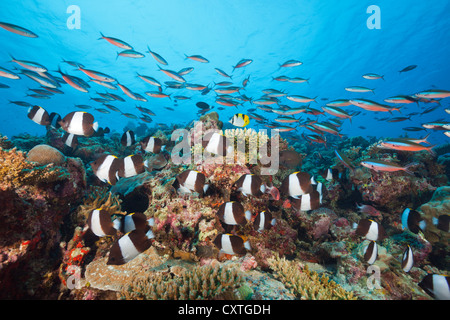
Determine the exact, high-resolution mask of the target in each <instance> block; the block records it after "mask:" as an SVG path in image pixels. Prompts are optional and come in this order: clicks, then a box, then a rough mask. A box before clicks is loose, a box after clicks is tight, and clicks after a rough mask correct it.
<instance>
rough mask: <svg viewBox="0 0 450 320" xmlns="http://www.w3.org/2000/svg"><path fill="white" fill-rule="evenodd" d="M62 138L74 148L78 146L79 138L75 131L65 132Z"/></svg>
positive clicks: (67, 144)
mask: <svg viewBox="0 0 450 320" xmlns="http://www.w3.org/2000/svg"><path fill="white" fill-rule="evenodd" d="M61 139H62V141H63V142H64V144H65V145H66V146H68V147H70V148H72V149H75V148H76V147H77V146H78V138H77V136H76V135H75V134H73V133H68V132H65V133H64V134H63V136H62V138H61Z"/></svg>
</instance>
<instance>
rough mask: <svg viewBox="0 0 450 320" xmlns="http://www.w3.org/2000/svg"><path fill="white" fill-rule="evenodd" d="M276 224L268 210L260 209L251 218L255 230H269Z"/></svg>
mask: <svg viewBox="0 0 450 320" xmlns="http://www.w3.org/2000/svg"><path fill="white" fill-rule="evenodd" d="M275 224H276V219H275V218H273V216H272V213H270V212H269V211H261V212H260V213H259V214H258V215H257V216H256V217H255V219H254V220H253V228H254V229H255V230H256V231H259V232H262V231H264V230H269V229H270V228H272V227H273V226H275Z"/></svg>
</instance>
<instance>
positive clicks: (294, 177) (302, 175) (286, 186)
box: [280, 171, 317, 199]
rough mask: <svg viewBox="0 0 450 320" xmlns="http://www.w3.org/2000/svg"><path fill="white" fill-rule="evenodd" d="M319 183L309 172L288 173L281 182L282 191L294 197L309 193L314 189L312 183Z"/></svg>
mask: <svg viewBox="0 0 450 320" xmlns="http://www.w3.org/2000/svg"><path fill="white" fill-rule="evenodd" d="M315 184H317V182H316V180H315V179H314V177H311V175H310V174H309V173H307V172H300V171H299V172H294V173H292V174H290V175H288V176H287V177H286V178H285V179H284V180H283V182H282V183H281V187H280V192H281V193H282V194H285V195H287V196H290V197H292V198H295V199H298V197H299V196H302V195H304V194H308V193H310V192H311V191H312V185H315Z"/></svg>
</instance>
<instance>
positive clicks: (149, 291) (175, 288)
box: [121, 265, 242, 300]
mask: <svg viewBox="0 0 450 320" xmlns="http://www.w3.org/2000/svg"><path fill="white" fill-rule="evenodd" d="M171 269H172V268H171ZM171 269H170V270H169V271H172V270H171ZM241 282H242V279H241V274H240V272H239V270H238V269H237V268H236V267H234V266H220V265H215V266H211V265H205V266H194V267H193V268H192V269H186V268H180V269H179V271H178V272H177V273H176V274H174V273H173V272H166V273H164V272H155V273H149V274H147V275H146V276H143V277H140V278H135V279H134V280H133V281H132V282H131V283H130V284H129V286H128V288H127V289H126V290H123V291H122V292H121V293H122V294H123V296H124V297H125V298H126V299H146V300H156V299H158V300H186V299H189V300H204V299H215V298H218V296H222V297H223V296H225V297H226V296H227V294H228V296H230V295H231V296H233V295H234V294H233V289H235V288H236V287H239V286H240V285H241Z"/></svg>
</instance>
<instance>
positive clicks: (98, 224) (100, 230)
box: [87, 208, 120, 237]
mask: <svg viewBox="0 0 450 320" xmlns="http://www.w3.org/2000/svg"><path fill="white" fill-rule="evenodd" d="M87 225H88V226H89V229H91V231H92V232H93V233H94V234H95V235H96V236H97V237H105V236H113V235H115V234H116V233H117V230H119V228H120V222H118V221H116V220H114V221H111V214H110V213H109V212H108V211H107V210H104V209H102V208H99V209H95V210H92V211H91V212H90V213H89V216H88V219H87Z"/></svg>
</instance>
